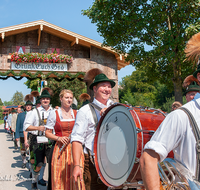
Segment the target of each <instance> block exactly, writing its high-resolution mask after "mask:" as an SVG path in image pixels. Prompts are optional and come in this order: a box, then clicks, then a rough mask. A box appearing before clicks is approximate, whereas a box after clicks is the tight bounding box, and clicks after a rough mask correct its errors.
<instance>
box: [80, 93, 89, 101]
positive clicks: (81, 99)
mask: <svg viewBox="0 0 200 190" xmlns="http://www.w3.org/2000/svg"><path fill="white" fill-rule="evenodd" d="M90 99H91V97H90V95H89V94H87V93H83V94H81V95H80V96H79V100H80V102H82V101H86V100H90Z"/></svg>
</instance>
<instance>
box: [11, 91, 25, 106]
mask: <svg viewBox="0 0 200 190" xmlns="http://www.w3.org/2000/svg"><path fill="white" fill-rule="evenodd" d="M11 101H12V103H13V105H24V96H23V94H22V92H18V91H17V92H15V94H14V95H13V97H12V99H11Z"/></svg>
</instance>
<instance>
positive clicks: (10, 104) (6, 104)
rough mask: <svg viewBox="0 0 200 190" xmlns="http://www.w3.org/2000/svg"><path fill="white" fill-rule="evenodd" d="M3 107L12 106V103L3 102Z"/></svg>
mask: <svg viewBox="0 0 200 190" xmlns="http://www.w3.org/2000/svg"><path fill="white" fill-rule="evenodd" d="M3 105H4V106H12V105H13V103H12V101H4V102H3Z"/></svg>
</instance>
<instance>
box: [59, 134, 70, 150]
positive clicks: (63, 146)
mask: <svg viewBox="0 0 200 190" xmlns="http://www.w3.org/2000/svg"><path fill="white" fill-rule="evenodd" d="M68 138H69V140H70V139H71V134H70V135H69V137H68ZM65 146H66V144H63V145H62V147H61V149H60V151H59V152H61V151H62V150H63V148H65Z"/></svg>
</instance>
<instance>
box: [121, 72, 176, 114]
mask: <svg viewBox="0 0 200 190" xmlns="http://www.w3.org/2000/svg"><path fill="white" fill-rule="evenodd" d="M172 96H173V93H170V92H169V90H167V86H166V85H165V84H160V82H159V81H155V82H153V83H151V84H149V79H148V77H147V76H146V75H145V72H144V71H140V70H136V71H134V72H133V73H132V74H131V75H130V76H126V77H124V78H123V79H122V82H121V83H120V89H119V99H120V102H122V103H126V102H128V103H129V104H131V105H133V106H144V107H153V108H159V109H162V110H163V111H166V108H164V107H163V104H164V103H165V102H166V101H167V98H171V97H172Z"/></svg>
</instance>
